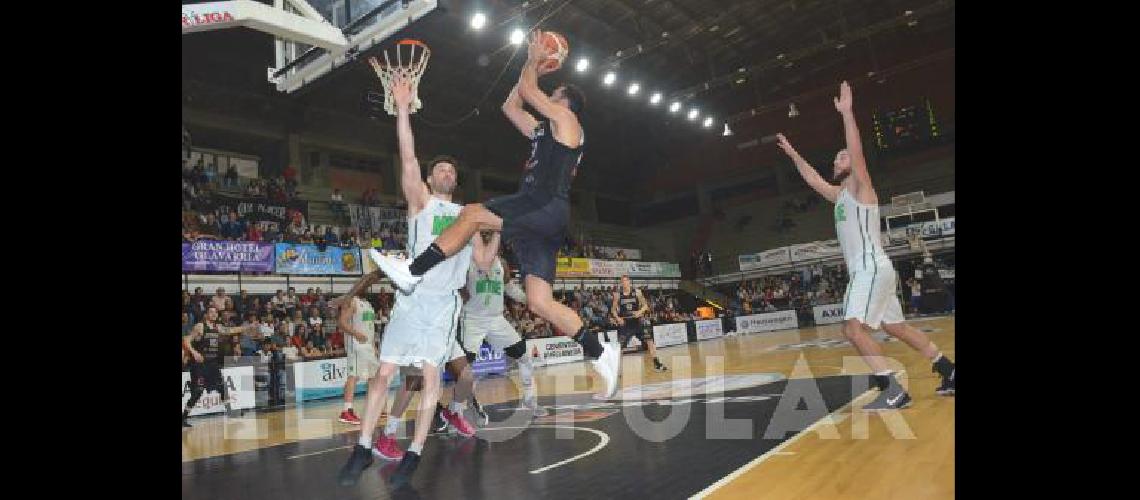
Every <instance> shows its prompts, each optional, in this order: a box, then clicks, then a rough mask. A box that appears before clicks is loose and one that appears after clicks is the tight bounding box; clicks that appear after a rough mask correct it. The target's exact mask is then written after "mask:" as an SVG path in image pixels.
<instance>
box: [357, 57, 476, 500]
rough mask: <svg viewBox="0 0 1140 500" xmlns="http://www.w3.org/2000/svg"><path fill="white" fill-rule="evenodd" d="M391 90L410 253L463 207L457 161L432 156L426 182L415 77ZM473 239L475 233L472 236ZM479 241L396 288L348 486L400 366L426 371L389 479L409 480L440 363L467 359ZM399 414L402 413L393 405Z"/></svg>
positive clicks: (360, 467)
mask: <svg viewBox="0 0 1140 500" xmlns="http://www.w3.org/2000/svg"><path fill="white" fill-rule="evenodd" d="M392 96H393V98H394V100H395V102H396V108H397V113H396V137H397V142H398V143H399V152H400V163H401V176H400V177H401V179H400V183H401V186H402V188H403V192H404V198H405V199H406V200H407V202H408V252H409V253H412V254H415V253H416V252H421V251H423V250H424V249H426V248H427V247H428V246H429V245H431V244H432V242H434V241H435V238H436V237H437V236H439V234H440V233H441V232H443V230H444V229H445V228H447V226H449V225H451V224H452V223H453V222H454V221H455V219H456V218H457V217H458V216H459V211H460V209H461V208H462V207H461V206H460V205H458V204H456V203H453V202H452V201H451V194H452V192H453V191H454V190H455V185H456V178H457V173H456V172H457V165H458V161H456V160H455V159H454V158H450V157H436V158H435V159H433V160H432V161H431V162H429V163H428V168H429V172H428V175H427V180H426V182H425V181H424V179H423V177H421V175H422V173H421V171H420V164H419V161H418V160H417V159H416V151H415V139H414V137H413V135H412V124H411V118H410V116H409V108H410V104H411V100H412V86H411V83H410V82H409V81H408V80H406V79H404V78H402V77H400V78H397V79H396V81H395V82H393V85H392ZM475 239H477V237H472V238H471V240H475ZM480 243H481V242H480ZM473 248H476V247H475V246H474V242H473V241H469V242H468V244H467V245H464V247H463V248H462V249H461V250H460V251H459V252H458V254H459V257H461V258H456V259H453V260H452V261H450V262H447V263H444V264H442V265H440V266H437V267H436V268H435V269H432V272H430V273H426V274H424V276H423V277H422V282H421V283H420V286H419V287H417V288H416V290H415V291H414V293H412V294H411V295H406V294H403V293H399V294H397V296H396V303H395V304H394V305H393V307H392V313H391V319H390V320H389V322H388V326H387V328H386V329H385V330H384V336H383V338H382V339H381V342H380V356H379V358H380V368H379V369H378V370H377V371H376V374H375V376H373V378H372V380H371V381H370V382H369V388H368V403H367V406H366V408H365V410H364V419H363V420H362V422H361V429H360V439H359V441H358V444H357V445H356V446H354V447H353V450H352V455H351V456H350V457H349V459H348V462H347V463H346V464H345V465H344V467H343V468H341V471H340V474H339V482H340V483H341V484H342V485H345V486H349V485H353V484H356V482H357V480H358V479H359V478H360V475H361V473H363V472H364V469H365V468H367V467H368V466H369V465H371V464H372V452H371V448H372V445H373V443H372V433H373V431H374V430H375V428H376V424H377V422H378V421H379V420H380V414H381V412H382V411H383V409H384V403H385V398H386V397H387V388H388V383H389V382H390V381H391V379H392V377H393V376H395V374H396V370H397V368H399V367H401V366H413V367H415V368H418V369H419V370H420V371H421V372H422V375H423V391H422V393H421V395H420V404H419V408H418V410H419V411H418V414H417V416H416V426H415V435H414V437H413V438H412V444H411V445H410V446H409V447H408V450H407V452H406V453H404V454H403V459H402V460H401V461H400V465H399V466H398V467H397V468H396V471H395V473H394V474H393V475H392V477H391V482H392V483H393V484H394V485H396V486H397V487H399V486H401V485H403V484H406V482H407V481H409V480H410V479H411V475H412V473H413V472H414V471H415V469H416V467H417V466H418V465H419V460H420V452H421V451H422V450H423V445H424V442H425V441H426V440H427V434H428V431H429V430H430V429H431V420H432V417H433V415H434V413H435V412H434V410H435V408H436V403H437V402H438V401H439V390H440V367H442V366H443V365H444V363H446V362H447V361H448V360H452V359H455V357H456V356H455V353H456V352H458V355H459V357H461V358H464V356H463V354H462V349H460V348H459V346H458V342H457V339H456V327H457V326H458V323H459V313H460V307H461V305H462V302H461V300H460V297H459V292H458V289H459V288H461V287H462V286H463V284H464V281H465V280H466V277H467V267H468V266H469V265H470V263H471V254H472V252H473V251H474V250H473ZM478 248H480V249H482V248H483V245H481V244H480V245H479V246H478ZM366 254H368V256H369V258H371V259H372V260H373V261H376V260H377V259H378V257H379V254H378V253H377V252H376V251H375V250H374V249H372V250H368V251H367V252H366ZM364 282H367V280H363V279H362V280H361V282H360V283H358V284H357V285H360V284H362V283H364ZM354 288H355V287H354ZM464 361H466V358H464ZM467 371H468V372H469V371H470V370H467ZM456 396H457V397H462V398H463V399H462V400H466V398H467V397H470V396H469V395H462V396H461V395H460V394H456ZM393 416H395V417H398V415H396V414H395V411H393ZM460 418H462V417H460ZM451 423H452V424H455V423H456V422H455V421H452V422H451ZM468 427H469V424H468Z"/></svg>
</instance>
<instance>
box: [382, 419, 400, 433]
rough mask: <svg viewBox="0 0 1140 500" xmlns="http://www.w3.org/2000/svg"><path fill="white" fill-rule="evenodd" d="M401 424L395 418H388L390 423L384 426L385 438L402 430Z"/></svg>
mask: <svg viewBox="0 0 1140 500" xmlns="http://www.w3.org/2000/svg"><path fill="white" fill-rule="evenodd" d="M400 422H401V420H400V419H398V418H396V417H393V416H388V423H387V424H384V435H385V436H393V435H395V434H396V431H398V430H400Z"/></svg>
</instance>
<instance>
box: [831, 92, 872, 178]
mask: <svg viewBox="0 0 1140 500" xmlns="http://www.w3.org/2000/svg"><path fill="white" fill-rule="evenodd" d="M833 102H834V103H835V110H836V111H839V114H840V115H841V116H843V136H844V137H845V138H846V139H847V154H849V155H851V177H852V178H853V179H854V180H855V183H856V184H855V191H861V190H863V189H864V188H867V187H870V186H871V174H870V173H868V172H867V158H866V157H865V156H863V141H862V139H860V137H859V125H857V124H856V123H855V112H854V111H852V108H851V105H852V97H851V85H849V84H848V83H847V82H846V81H844V82H843V83H841V84H839V96H838V97H836V98H834V99H833Z"/></svg>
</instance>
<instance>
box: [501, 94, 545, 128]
mask: <svg viewBox="0 0 1140 500" xmlns="http://www.w3.org/2000/svg"><path fill="white" fill-rule="evenodd" d="M502 110H503V114H504V115H507V119H508V120H510V121H511V124H513V125H514V126H515V128H517V129H519V132H522V134H523V135H524V136H526V137H527V138H528V139H529V138H530V136H531V134H533V133H534V129H535V127H537V126H538V120H536V119H535V118H534V115H532V114H530V113H528V112H527V110H526V109H524V108H523V98H522V96H520V95H519V86H518V85H517V84H516V85H515V86H514V88H512V89H511V93H509V94H507V100H506V101H503V107H502Z"/></svg>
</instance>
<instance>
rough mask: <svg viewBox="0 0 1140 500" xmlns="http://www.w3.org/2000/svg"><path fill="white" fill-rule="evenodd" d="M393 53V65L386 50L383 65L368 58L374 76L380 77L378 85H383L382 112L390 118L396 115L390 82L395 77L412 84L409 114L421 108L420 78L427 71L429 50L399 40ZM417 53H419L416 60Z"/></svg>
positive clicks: (418, 43)
mask: <svg viewBox="0 0 1140 500" xmlns="http://www.w3.org/2000/svg"><path fill="white" fill-rule="evenodd" d="M417 47H418V48H419V50H418V51H417V50H416V48H417ZM395 51H396V55H395V59H396V63H395V64H392V58H391V57H389V56H388V51H387V50H385V51H384V63H380V61H377V60H376V58H375V57H369V58H368V63H369V64H371V65H372V69H373V70H375V71H376V76H378V77H380V83H381V84H383V85H384V111H387V112H388V114H390V115H392V116H395V115H396V100H395V99H393V98H392V82H393V81H395V80H396V77H397V76H403V77H404V78H407V79H408V81H409V82H411V84H412V105H411V109H410V111H409V112H411V113H415V112H416V111H418V110H419V109H420V108H422V107H423V102H421V101H420V90H419V89H420V78H421V77H422V76H424V70H426V69H427V63H428V58H429V57H431V49H429V48H428V46H427V45H424V44H423V43H420V42H417V41H414V40H401V41H400V42H399V43H397V44H396V48H395ZM417 52H418V53H419V54H418V56H419V58H418V59H417ZM405 55H407V62H404V61H405V60H404V56H405Z"/></svg>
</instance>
